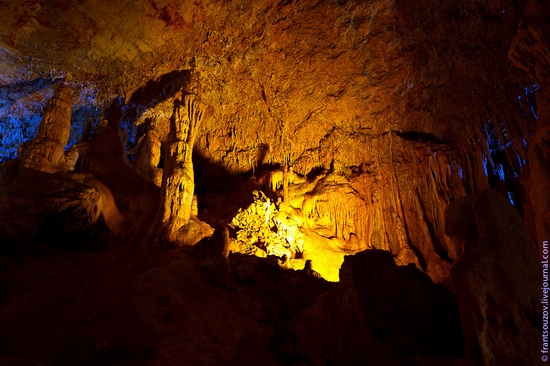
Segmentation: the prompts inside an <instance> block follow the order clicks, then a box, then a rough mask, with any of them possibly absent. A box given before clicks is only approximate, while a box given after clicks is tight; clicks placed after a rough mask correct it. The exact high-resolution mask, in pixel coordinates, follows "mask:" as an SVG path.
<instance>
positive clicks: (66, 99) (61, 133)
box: [20, 82, 73, 173]
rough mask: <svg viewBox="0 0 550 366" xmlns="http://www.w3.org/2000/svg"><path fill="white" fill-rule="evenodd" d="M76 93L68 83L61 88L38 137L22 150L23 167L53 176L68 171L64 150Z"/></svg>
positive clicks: (49, 103)
mask: <svg viewBox="0 0 550 366" xmlns="http://www.w3.org/2000/svg"><path fill="white" fill-rule="evenodd" d="M72 94H73V90H72V88H71V87H70V86H69V84H67V83H65V82H64V83H62V84H60V85H59V86H58V87H57V89H56V90H55V93H54V95H53V97H52V98H51V99H50V100H49V102H48V104H47V105H46V108H45V109H44V116H43V117H42V121H41V122H40V127H39V130H38V134H37V136H36V137H35V138H34V139H33V140H31V141H29V142H27V143H25V144H23V146H22V147H21V151H20V159H21V164H22V166H23V167H25V168H29V169H34V170H39V171H43V172H50V173H53V172H56V171H60V170H63V169H64V168H65V167H64V164H63V163H64V162H65V152H64V149H65V145H67V142H68V141H69V135H70V130H71V108H72Z"/></svg>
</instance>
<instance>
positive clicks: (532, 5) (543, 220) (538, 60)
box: [509, 1, 550, 253]
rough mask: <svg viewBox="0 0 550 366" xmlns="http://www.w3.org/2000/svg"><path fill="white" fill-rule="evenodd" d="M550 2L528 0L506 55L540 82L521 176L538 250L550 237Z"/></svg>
mask: <svg viewBox="0 0 550 366" xmlns="http://www.w3.org/2000/svg"><path fill="white" fill-rule="evenodd" d="M549 16H550V6H549V5H548V4H547V3H545V2H541V1H528V2H527V5H526V9H525V16H524V17H523V19H522V21H521V23H520V24H519V25H518V30H517V33H516V36H515V37H514V40H513V42H512V45H511V46H510V52H509V57H510V59H511V60H512V61H513V63H514V65H515V66H517V67H519V68H520V69H523V70H525V71H527V72H528V73H529V76H531V78H533V79H534V80H535V81H536V82H537V83H538V85H539V87H540V89H539V90H538V91H537V113H538V121H537V124H536V127H535V128H534V129H533V136H532V138H531V140H530V144H531V149H530V150H529V160H528V166H527V167H526V169H525V172H524V174H523V176H522V184H523V186H524V188H525V195H526V216H525V218H526V219H528V220H529V221H528V223H527V227H528V229H529V232H530V235H531V237H532V242H533V244H534V246H535V249H536V250H537V252H538V253H541V250H542V248H541V245H542V242H543V241H544V240H548V238H549V237H550V214H549V212H550V195H549V194H548V189H547V186H548V181H549V179H550V155H549V151H548V146H549V145H548V142H549V138H550V116H549V114H550V91H549V90H548V86H547V84H548V81H549V80H550V56H549V55H550V23H549V22H548V17H549Z"/></svg>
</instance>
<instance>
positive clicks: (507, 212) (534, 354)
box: [446, 190, 542, 366]
mask: <svg viewBox="0 0 550 366" xmlns="http://www.w3.org/2000/svg"><path fill="white" fill-rule="evenodd" d="M466 208H469V210H468V209H466ZM449 211H454V212H455V214H454V215H447V220H446V227H447V228H448V231H449V232H451V233H453V232H459V231H464V232H465V233H464V236H462V237H459V236H453V240H456V243H457V245H462V246H463V248H464V254H463V255H462V256H461V257H460V258H459V259H458V260H457V261H456V262H455V263H454V264H453V266H452V267H451V273H450V277H449V278H450V285H451V291H452V292H453V294H454V295H455V296H456V299H457V301H458V303H459V307H460V314H461V319H462V324H463V328H464V335H465V339H466V347H467V351H468V358H469V362H471V364H479V365H495V366H496V365H519V364H521V365H527V364H529V365H530V364H537V363H538V362H539V359H540V356H541V353H540V350H539V348H540V343H539V342H540V339H541V338H540V335H541V324H542V323H541V321H542V317H541V313H540V304H539V303H540V296H541V292H540V291H541V290H540V289H541V281H542V273H541V267H540V263H539V262H538V260H537V256H536V254H535V252H534V251H533V250H532V247H531V245H530V242H529V237H528V236H527V231H526V229H525V224H524V223H523V221H522V220H521V217H520V216H519V215H518V213H517V212H516V211H515V210H514V208H513V207H512V206H511V205H510V204H509V202H507V201H506V199H505V198H504V197H503V196H502V195H501V194H500V193H498V192H495V191H493V190H486V191H484V192H483V193H481V194H480V195H479V196H475V197H464V198H462V199H459V200H457V201H455V202H453V204H451V206H450V207H449ZM459 212H460V213H459ZM465 229H466V230H467V234H466V230H465ZM518 339H521V340H522V342H521V343H518Z"/></svg>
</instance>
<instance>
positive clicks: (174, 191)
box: [160, 94, 203, 243]
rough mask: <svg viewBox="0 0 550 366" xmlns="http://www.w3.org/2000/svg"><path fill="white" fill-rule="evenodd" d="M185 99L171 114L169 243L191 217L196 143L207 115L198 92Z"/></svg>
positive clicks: (166, 181)
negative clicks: (202, 121) (193, 158)
mask: <svg viewBox="0 0 550 366" xmlns="http://www.w3.org/2000/svg"><path fill="white" fill-rule="evenodd" d="M182 99H183V100H179V99H176V100H175V102H174V111H173V114H172V117H171V118H170V133H169V135H168V140H167V141H166V153H165V158H164V173H163V178H162V186H161V202H160V204H161V206H160V210H161V211H162V215H161V216H162V218H161V225H162V227H163V229H162V231H163V233H162V235H163V239H164V240H165V241H167V242H169V243H175V242H177V241H178V231H179V230H180V229H181V228H182V227H183V226H184V225H185V224H187V223H188V222H189V219H190V217H191V207H192V203H193V193H194V191H195V178H194V173H193V160H192V156H193V146H194V144H195V139H196V137H197V132H198V128H199V126H200V123H201V120H202V116H203V110H202V108H201V105H200V103H199V101H198V97H197V95H196V94H188V95H184V96H183V98H182Z"/></svg>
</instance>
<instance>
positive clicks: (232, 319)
mask: <svg viewBox="0 0 550 366" xmlns="http://www.w3.org/2000/svg"><path fill="white" fill-rule="evenodd" d="M1 264H2V265H1V267H2V268H1V272H0V329H2V332H1V333H0V364H3V365H29V364H33V365H54V364H55V365H105V364H132V365H142V364H143V365H144V364H158V365H176V364H179V365H185V364H189V365H191V364H192V365H226V364H227V365H230V364H231V365H232V364H241V365H245V364H269V363H266V360H273V359H274V354H273V351H272V347H271V335H272V334H273V333H274V330H273V325H271V324H270V322H269V321H262V316H263V311H262V309H260V308H261V306H262V304H261V303H260V302H257V301H256V300H253V299H252V298H251V297H250V296H249V294H247V293H246V291H241V290H242V288H240V287H234V288H232V289H230V290H227V289H222V288H219V287H216V286H213V285H212V284H210V283H209V282H208V280H205V278H204V276H203V275H201V270H200V261H197V260H193V259H191V258H190V257H189V254H188V253H187V251H186V250H181V249H176V250H171V251H167V252H161V253H157V254H154V255H150V256H148V257H145V256H140V255H139V254H135V253H134V254H128V252H127V251H125V250H122V249H121V250H114V251H106V252H65V251H53V252H51V253H49V254H48V255H46V256H43V257H25V258H18V259H14V258H7V257H4V258H3V260H2V263H1Z"/></svg>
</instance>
